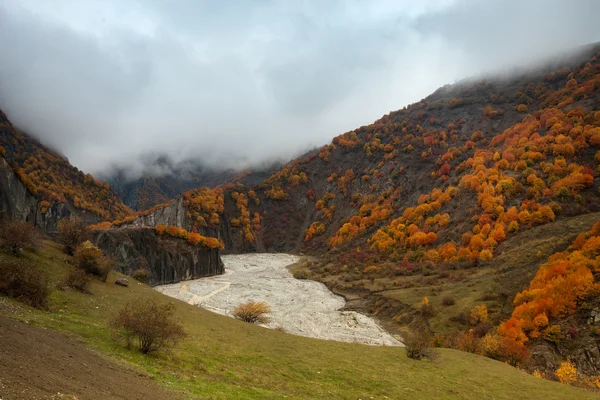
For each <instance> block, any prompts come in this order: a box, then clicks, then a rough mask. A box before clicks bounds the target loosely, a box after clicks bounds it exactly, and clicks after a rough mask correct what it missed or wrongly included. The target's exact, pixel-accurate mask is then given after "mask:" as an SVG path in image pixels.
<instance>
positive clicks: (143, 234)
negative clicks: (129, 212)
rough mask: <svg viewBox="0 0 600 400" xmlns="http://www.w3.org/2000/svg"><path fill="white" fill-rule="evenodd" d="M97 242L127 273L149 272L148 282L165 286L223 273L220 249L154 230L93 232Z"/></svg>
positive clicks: (131, 229)
mask: <svg viewBox="0 0 600 400" xmlns="http://www.w3.org/2000/svg"><path fill="white" fill-rule="evenodd" d="M93 234H94V237H93V240H92V241H93V242H94V244H95V245H96V246H98V247H99V248H101V249H102V250H103V251H104V253H106V254H109V255H110V256H112V257H113V258H114V259H115V261H116V262H117V269H118V270H119V272H122V273H124V274H127V275H131V274H133V273H134V272H135V271H136V270H138V269H144V270H145V271H147V274H148V275H147V279H146V283H147V284H149V285H152V286H154V285H161V284H167V283H175V282H179V281H184V280H190V279H198V278H202V277H206V276H213V275H218V274H222V273H223V272H224V267H223V262H222V261H221V258H220V256H219V251H218V250H215V249H208V248H205V247H202V246H193V245H190V244H188V243H187V242H186V241H184V240H181V239H176V238H170V237H160V236H158V235H157V234H156V232H155V231H154V229H148V228H120V229H107V230H98V231H94V232H93Z"/></svg>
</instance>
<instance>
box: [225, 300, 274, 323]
mask: <svg viewBox="0 0 600 400" xmlns="http://www.w3.org/2000/svg"><path fill="white" fill-rule="evenodd" d="M267 314H271V307H269V305H268V304H267V303H266V302H264V301H249V302H248V303H244V304H240V305H239V306H237V307H236V308H235V310H233V315H234V316H235V317H236V318H237V319H239V320H242V321H244V322H249V323H251V324H257V323H258V324H265V323H267V322H269V320H270V319H269V317H268V316H267Z"/></svg>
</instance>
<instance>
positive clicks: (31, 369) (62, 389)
mask: <svg viewBox="0 0 600 400" xmlns="http://www.w3.org/2000/svg"><path fill="white" fill-rule="evenodd" d="M0 398H1V399H2V400H23V399H32V400H33V399H86V400H96V399H98V400H105V399H127V400H138V399H139V400H149V399H180V398H183V397H181V396H178V395H177V394H175V393H168V392H166V391H164V390H163V389H162V388H160V387H159V386H158V384H156V383H154V382H153V381H152V380H151V379H150V378H147V377H145V376H144V375H142V374H140V373H138V372H135V371H133V370H129V369H127V368H125V367H123V366H120V365H118V364H115V363H113V362H110V361H107V360H105V359H103V358H101V357H99V356H98V355H96V354H94V353H93V352H91V351H90V350H89V349H88V348H87V347H86V346H85V345H83V344H82V343H80V342H78V341H76V340H74V339H70V338H68V337H66V336H65V335H63V334H61V333H59V332H56V331H54V330H51V329H41V328H37V327H33V326H31V325H28V324H26V323H23V322H20V321H16V320H13V319H10V318H6V317H0Z"/></svg>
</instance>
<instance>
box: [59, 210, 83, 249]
mask: <svg viewBox="0 0 600 400" xmlns="http://www.w3.org/2000/svg"><path fill="white" fill-rule="evenodd" d="M57 228H58V235H59V237H60V241H61V243H62V244H63V245H64V251H65V253H67V254H69V255H73V254H74V253H75V249H76V248H77V246H79V245H80V244H81V243H82V242H83V239H84V236H85V233H86V232H87V226H86V225H85V222H83V219H82V218H80V217H69V218H63V219H61V220H60V221H59V222H58V226H57Z"/></svg>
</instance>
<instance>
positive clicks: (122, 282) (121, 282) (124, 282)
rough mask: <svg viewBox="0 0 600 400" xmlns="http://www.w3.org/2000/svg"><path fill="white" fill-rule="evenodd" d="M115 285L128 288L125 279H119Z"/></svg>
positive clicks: (127, 282)
mask: <svg viewBox="0 0 600 400" xmlns="http://www.w3.org/2000/svg"><path fill="white" fill-rule="evenodd" d="M115 285H119V286H125V287H127V286H129V281H128V280H127V279H125V278H119V279H117V280H116V281H115Z"/></svg>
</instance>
